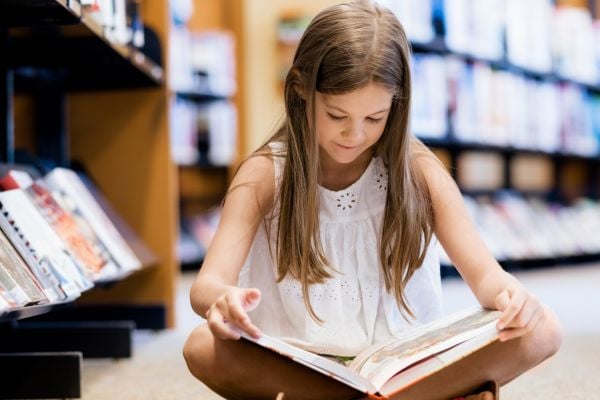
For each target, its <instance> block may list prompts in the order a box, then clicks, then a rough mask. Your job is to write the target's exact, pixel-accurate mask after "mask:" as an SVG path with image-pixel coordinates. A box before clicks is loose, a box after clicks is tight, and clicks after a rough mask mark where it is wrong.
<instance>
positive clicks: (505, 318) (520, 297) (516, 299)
mask: <svg viewBox="0 0 600 400" xmlns="http://www.w3.org/2000/svg"><path fill="white" fill-rule="evenodd" d="M524 302H525V295H524V294H523V293H522V292H520V291H516V292H514V293H512V294H511V295H510V301H509V302H508V306H507V307H506V308H505V309H504V311H503V312H502V315H501V316H500V319H499V320H498V328H499V329H504V328H506V327H507V326H508V325H509V324H510V322H511V321H512V320H513V319H514V318H515V316H516V315H517V314H518V313H519V311H521V308H523V303H524Z"/></svg>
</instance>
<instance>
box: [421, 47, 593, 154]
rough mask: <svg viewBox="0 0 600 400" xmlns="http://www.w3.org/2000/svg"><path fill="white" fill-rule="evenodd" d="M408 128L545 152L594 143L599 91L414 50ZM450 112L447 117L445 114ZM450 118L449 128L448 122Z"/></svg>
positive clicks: (586, 150) (581, 149) (580, 150)
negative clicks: (411, 103)
mask: <svg viewBox="0 0 600 400" xmlns="http://www.w3.org/2000/svg"><path fill="white" fill-rule="evenodd" d="M413 76H414V79H413V82H414V83H413V99H412V100H413V106H412V128H413V131H414V132H415V133H416V134H417V135H419V136H421V137H427V138H446V137H447V135H448V132H449V131H452V133H453V135H454V139H457V140H460V141H464V142H473V143H486V144H494V145H501V146H512V147H516V148H524V149H535V150H542V151H547V152H564V153H572V154H579V155H587V156H589V155H596V154H598V152H599V151H600V95H599V94H597V93H591V92H589V91H587V90H586V89H584V88H583V87H581V86H579V85H575V84H566V83H558V82H549V81H538V80H533V79H529V78H527V77H525V76H523V75H521V74H519V73H515V72H510V71H503V70H494V69H493V68H492V67H491V66H490V65H489V64H485V63H479V62H475V63H468V62H466V61H464V60H462V59H459V58H457V57H455V56H438V55H421V54H415V55H414V57H413ZM448 115H450V121H448ZM449 123H451V124H452V129H449Z"/></svg>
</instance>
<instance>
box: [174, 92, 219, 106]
mask: <svg viewBox="0 0 600 400" xmlns="http://www.w3.org/2000/svg"><path fill="white" fill-rule="evenodd" d="M175 95H176V96H177V97H178V98H180V99H184V100H189V101H194V102H197V103H207V102H210V101H216V100H226V99H227V98H228V97H227V96H223V95H219V94H215V93H210V92H202V91H176V92H175Z"/></svg>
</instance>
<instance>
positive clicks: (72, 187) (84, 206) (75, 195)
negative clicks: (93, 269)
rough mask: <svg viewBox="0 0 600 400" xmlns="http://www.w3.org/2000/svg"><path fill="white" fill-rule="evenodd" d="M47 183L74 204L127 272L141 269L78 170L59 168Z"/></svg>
mask: <svg viewBox="0 0 600 400" xmlns="http://www.w3.org/2000/svg"><path fill="white" fill-rule="evenodd" d="M44 181H45V182H46V183H47V184H48V186H49V187H50V188H51V190H52V191H53V193H54V192H56V191H60V192H62V193H63V194H64V195H67V196H68V197H69V198H70V199H71V201H73V202H74V204H75V205H76V206H77V208H78V209H79V211H80V212H81V215H82V216H83V217H84V218H85V219H86V221H87V222H88V223H89V225H90V226H91V227H92V229H93V230H94V232H95V233H96V235H98V237H99V238H100V240H101V241H102V243H103V244H104V245H105V246H106V248H107V249H108V251H109V252H110V254H111V255H112V256H113V258H114V259H115V261H116V262H117V265H118V266H119V268H120V269H121V271H122V272H123V273H129V272H132V271H135V270H138V269H140V268H141V266H142V264H141V262H140V260H139V259H138V258H137V257H136V256H135V254H134V252H133V251H132V250H131V248H130V247H129V246H128V245H127V243H126V242H125V240H124V239H123V237H122V236H121V234H120V233H119V231H118V230H117V228H116V227H115V226H114V224H113V223H112V221H111V220H110V218H109V217H108V216H107V215H106V213H105V212H104V211H103V210H102V207H100V205H99V204H98V202H97V201H96V200H95V199H94V196H93V195H92V194H91V193H90V191H89V190H88V189H87V188H86V186H85V184H84V183H83V182H82V180H81V179H80V177H79V176H78V175H77V174H76V173H75V172H74V171H72V170H69V169H66V168H55V169H53V170H52V171H51V172H50V173H48V174H47V175H46V176H45V178H44Z"/></svg>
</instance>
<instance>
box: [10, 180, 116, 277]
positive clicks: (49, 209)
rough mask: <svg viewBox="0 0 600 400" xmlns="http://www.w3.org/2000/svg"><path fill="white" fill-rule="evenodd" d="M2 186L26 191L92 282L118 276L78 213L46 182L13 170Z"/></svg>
mask: <svg viewBox="0 0 600 400" xmlns="http://www.w3.org/2000/svg"><path fill="white" fill-rule="evenodd" d="M0 186H1V187H2V189H4V190H11V189H17V188H21V189H23V190H24V191H25V193H26V194H27V195H28V196H29V197H30V199H31V201H32V202H33V203H34V204H35V206H36V207H37V208H38V210H39V211H40V213H41V214H42V216H43V217H44V218H45V219H46V221H47V222H48V223H49V224H50V226H51V227H52V228H53V229H54V231H55V232H56V234H57V235H58V236H59V237H60V239H62V241H63V243H64V245H65V248H66V250H67V252H68V253H69V255H70V256H71V257H72V258H73V260H74V261H75V262H76V263H77V264H78V265H79V266H81V267H82V268H81V270H82V272H83V273H84V275H86V276H87V277H88V278H89V279H91V280H92V281H97V280H102V279H106V278H109V277H110V276H113V275H116V274H117V273H118V270H117V266H116V265H115V263H114V262H113V261H112V260H111V258H110V255H109V254H108V253H107V252H106V251H105V250H104V248H103V246H99V245H97V244H96V243H95V240H94V235H93V233H92V234H87V235H86V234H85V232H84V230H85V229H86V225H85V223H84V222H83V221H78V220H77V216H78V214H77V210H76V209H75V210H72V212H69V211H67V210H66V209H65V208H63V207H62V205H61V204H59V202H58V201H57V199H55V198H54V197H53V195H52V193H51V192H50V190H49V189H48V188H47V187H46V184H45V183H44V182H43V181H42V180H39V179H38V180H36V181H34V180H33V179H32V178H31V177H30V176H29V175H28V174H27V173H26V172H23V171H14V170H13V171H10V172H9V173H8V174H7V175H5V176H4V177H3V178H1V179H0ZM87 229H88V230H89V228H87Z"/></svg>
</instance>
